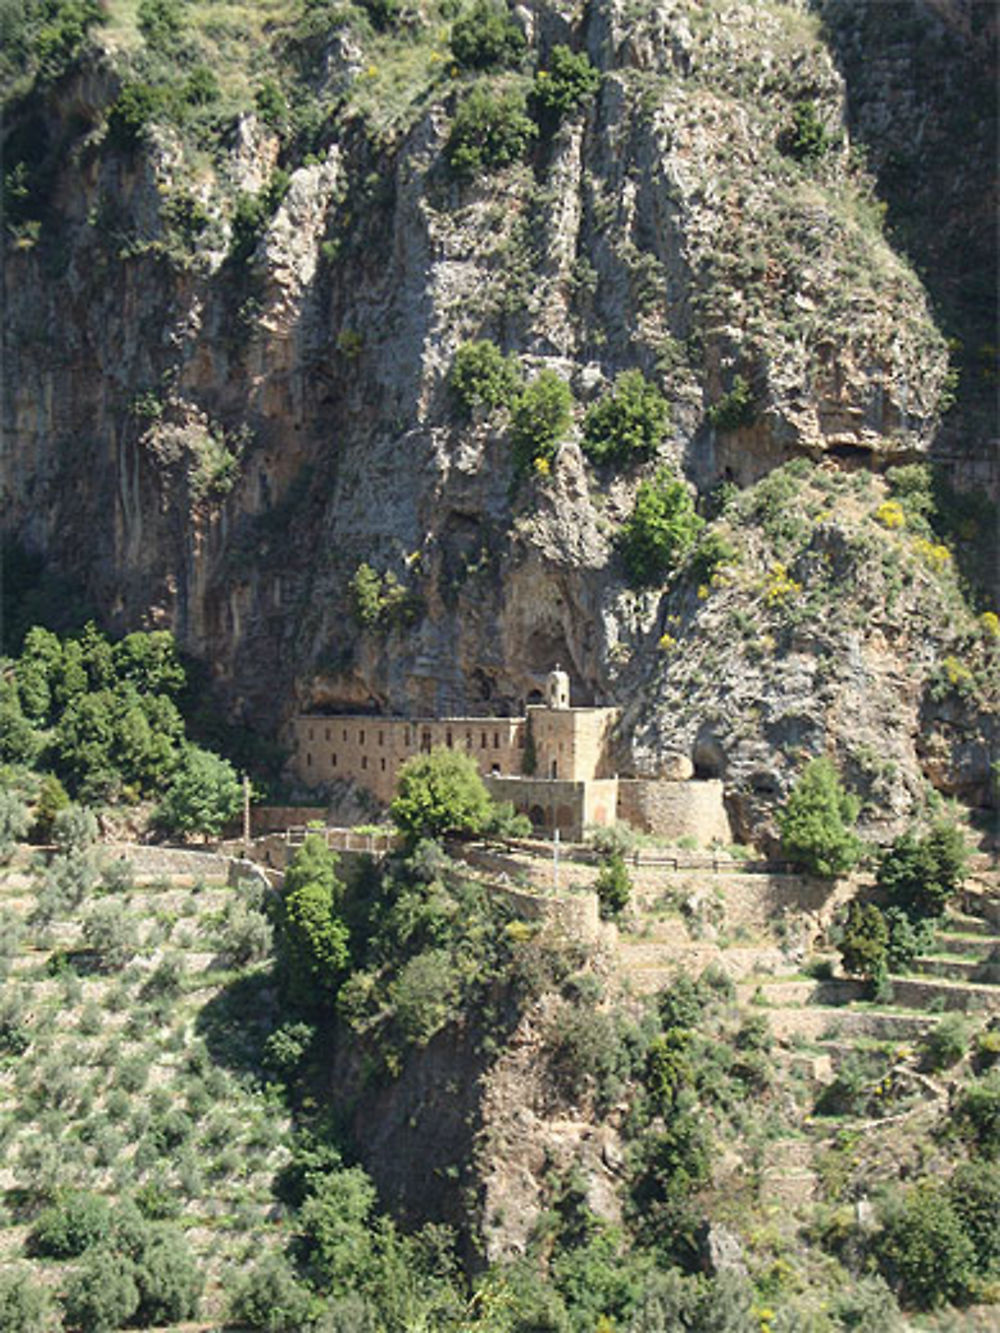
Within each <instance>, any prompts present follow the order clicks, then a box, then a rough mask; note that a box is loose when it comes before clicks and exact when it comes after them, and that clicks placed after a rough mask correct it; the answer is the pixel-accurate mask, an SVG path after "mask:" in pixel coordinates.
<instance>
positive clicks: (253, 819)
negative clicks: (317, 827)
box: [250, 805, 327, 838]
mask: <svg viewBox="0 0 1000 1333" xmlns="http://www.w3.org/2000/svg"><path fill="white" fill-rule="evenodd" d="M326 814H327V811H326V806H325V805H255V806H252V807H251V809H250V829H251V832H252V833H253V835H254V837H255V838H256V837H259V836H261V835H263V834H265V833H282V832H283V831H284V830H285V829H286V828H296V827H299V828H301V826H302V825H303V824H311V823H312V822H313V821H314V820H322V821H323V823H324V824H325V823H326Z"/></svg>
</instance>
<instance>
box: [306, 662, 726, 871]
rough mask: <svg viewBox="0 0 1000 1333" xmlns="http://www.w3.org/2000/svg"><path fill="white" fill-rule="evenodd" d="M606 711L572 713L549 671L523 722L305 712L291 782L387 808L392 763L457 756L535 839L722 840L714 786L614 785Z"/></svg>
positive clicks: (563, 680) (679, 776)
mask: <svg viewBox="0 0 1000 1333" xmlns="http://www.w3.org/2000/svg"><path fill="white" fill-rule="evenodd" d="M617 718H618V710H617V709H616V708H572V707H570V703H569V678H568V676H567V675H566V673H565V672H563V671H559V670H558V669H557V670H555V671H553V672H550V674H549V677H548V682H547V687H546V691H545V703H543V704H529V705H528V707H527V708H526V710H525V715H524V716H523V717H445V718H405V717H380V716H378V715H365V716H361V715H358V714H353V715H329V716H328V715H324V714H320V713H305V714H302V715H301V716H299V717H297V718H295V720H294V721H293V723H292V739H293V757H292V761H291V766H292V768H293V770H294V772H295V775H296V777H298V778H299V780H300V781H302V782H304V783H306V784H307V785H308V786H310V787H315V788H322V787H323V786H325V785H327V784H331V783H334V782H336V781H338V780H339V781H345V780H346V781H349V782H353V783H355V784H356V785H357V786H359V787H363V788H364V789H365V790H367V791H369V792H371V794H372V795H373V796H374V797H375V798H376V799H377V800H379V801H380V802H382V804H383V805H388V804H389V802H390V801H391V800H392V798H393V795H394V793H395V789H396V779H397V776H398V774H399V770H400V768H401V767H402V765H403V764H404V763H405V762H406V761H407V760H408V759H410V758H412V757H413V756H414V755H417V754H430V753H431V751H432V750H437V749H447V750H458V751H459V752H460V753H462V754H467V755H469V756H470V757H471V758H472V759H474V760H475V763H476V767H477V769H478V770H479V773H480V775H481V776H482V778H483V779H484V781H485V782H486V784H487V786H488V788H489V790H490V792H491V794H492V795H493V796H494V798H495V799H497V800H500V801H510V802H511V803H512V804H513V806H514V809H515V810H516V811H517V812H518V813H519V814H524V815H527V816H528V818H529V819H530V820H531V822H532V824H533V825H534V827H535V829H536V831H537V832H539V833H542V834H545V835H550V834H552V833H554V832H555V831H556V830H558V832H559V834H560V836H561V837H563V838H565V839H567V840H570V841H577V840H579V839H580V838H582V836H583V831H584V828H585V827H586V826H587V825H588V824H597V825H608V824H613V823H614V822H615V820H616V819H620V820H624V821H625V822H626V823H628V824H631V825H632V826H633V827H635V828H637V829H639V830H641V831H642V832H646V833H655V834H658V835H659V836H661V837H666V838H678V837H684V836H689V837H691V836H693V837H695V838H697V839H698V841H699V843H701V844H702V845H704V846H707V845H708V844H709V843H711V842H713V841H719V842H723V843H727V842H731V841H732V833H731V831H730V827H729V820H728V818H727V816H726V810H725V806H724V805H723V801H722V783H721V782H719V781H716V780H711V781H688V780H684V779H686V778H687V777H688V775H689V774H690V771H691V767H690V762H689V761H687V760H686V758H685V759H684V761H683V763H681V762H680V760H679V761H678V764H677V771H676V774H674V771H673V770H671V772H672V777H673V778H674V780H671V779H666V778H659V779H638V778H619V777H617V776H616V773H615V769H614V764H613V760H612V749H611V740H612V733H613V729H614V726H615V723H616V721H617Z"/></svg>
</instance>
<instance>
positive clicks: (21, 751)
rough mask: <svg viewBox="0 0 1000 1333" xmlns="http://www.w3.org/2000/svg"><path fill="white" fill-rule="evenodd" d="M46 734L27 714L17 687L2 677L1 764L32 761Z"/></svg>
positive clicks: (0, 683)
mask: <svg viewBox="0 0 1000 1333" xmlns="http://www.w3.org/2000/svg"><path fill="white" fill-rule="evenodd" d="M43 744H44V737H43V734H42V733H41V732H40V731H37V730H36V729H35V728H34V727H33V726H32V725H31V723H30V722H29V721H28V719H27V718H26V717H25V716H24V711H23V710H22V708H21V700H20V697H19V695H18V692H17V686H16V685H15V683H14V681H13V680H8V679H6V678H5V677H3V676H0V763H6V764H29V765H30V764H33V763H34V761H35V760H36V759H37V757H38V754H39V752H40V751H41V749H42V746H43Z"/></svg>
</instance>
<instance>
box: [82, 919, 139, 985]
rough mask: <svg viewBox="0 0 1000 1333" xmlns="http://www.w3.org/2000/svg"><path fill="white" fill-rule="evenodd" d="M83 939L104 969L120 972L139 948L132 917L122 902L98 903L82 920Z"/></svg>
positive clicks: (137, 934)
mask: <svg viewBox="0 0 1000 1333" xmlns="http://www.w3.org/2000/svg"><path fill="white" fill-rule="evenodd" d="M83 941H84V943H85V944H86V946H87V948H88V949H90V950H92V951H93V953H95V954H96V955H97V957H98V958H99V959H100V963H101V966H102V967H103V968H105V969H107V970H108V971H110V972H120V971H121V970H122V969H123V968H125V967H127V966H128V964H129V963H130V962H131V960H132V959H133V958H134V957H135V954H136V953H137V952H138V949H139V933H138V928H137V926H136V922H135V918H134V917H133V916H132V915H131V913H130V912H129V911H128V910H127V909H126V908H125V907H123V906H122V904H121V903H118V902H100V903H97V904H96V905H95V906H94V908H93V909H92V911H91V913H90V915H89V916H88V917H87V919H86V920H85V921H84V923H83Z"/></svg>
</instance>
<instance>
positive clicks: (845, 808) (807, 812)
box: [778, 758, 862, 877]
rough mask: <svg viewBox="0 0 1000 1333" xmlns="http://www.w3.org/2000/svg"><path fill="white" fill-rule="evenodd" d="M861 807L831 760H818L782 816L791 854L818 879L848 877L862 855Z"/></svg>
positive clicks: (786, 845) (804, 773)
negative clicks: (859, 833) (856, 825)
mask: <svg viewBox="0 0 1000 1333" xmlns="http://www.w3.org/2000/svg"><path fill="white" fill-rule="evenodd" d="M860 808H861V803H860V801H858V799H857V797H856V796H851V795H850V794H849V793H848V792H846V791H845V790H844V787H843V785H842V783H841V781H840V776H839V774H838V773H837V770H836V769H835V768H834V766H833V764H832V763H831V761H830V760H829V759H826V758H822V759H813V760H812V761H811V762H810V763H808V764H807V765H806V767H805V768H804V769H803V771H802V775H801V777H800V778H799V780H798V782H797V783H796V785H795V787H794V789H793V791H792V793H791V795H790V796H789V798H788V800H787V801H786V803H785V806H784V809H783V810H781V811H780V813H779V814H778V827H779V828H780V830H781V840H782V843H783V844H784V848H785V851H786V852H787V853H788V855H789V856H790V857H791V859H792V860H793V861H799V862H801V863H802V865H803V866H804V867H805V868H806V870H808V871H809V872H810V873H811V874H813V875H823V876H825V877H833V876H835V875H844V874H846V873H847V871H849V870H850V869H851V868H852V867H853V866H855V865H857V863H858V861H859V859H860V857H861V852H862V843H861V839H860V838H859V837H858V836H857V834H856V833H855V832H854V821H855V820H856V819H857V817H858V811H859V809H860Z"/></svg>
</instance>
